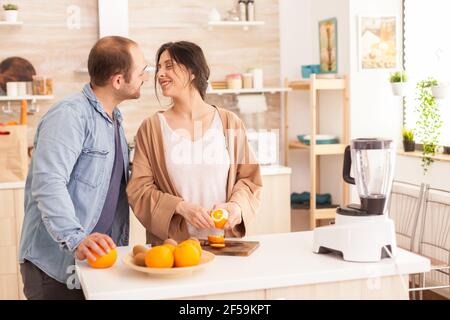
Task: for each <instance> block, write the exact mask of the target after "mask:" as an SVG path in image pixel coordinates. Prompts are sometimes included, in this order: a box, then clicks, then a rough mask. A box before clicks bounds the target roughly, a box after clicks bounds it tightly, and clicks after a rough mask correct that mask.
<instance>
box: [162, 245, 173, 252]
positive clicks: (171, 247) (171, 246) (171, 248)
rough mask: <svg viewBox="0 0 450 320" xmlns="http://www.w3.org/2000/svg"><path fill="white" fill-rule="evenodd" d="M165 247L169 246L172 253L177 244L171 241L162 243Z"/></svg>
mask: <svg viewBox="0 0 450 320" xmlns="http://www.w3.org/2000/svg"><path fill="white" fill-rule="evenodd" d="M162 246H163V247H166V248H169V249H170V251H172V253H173V252H174V251H175V246H174V245H173V244H170V243H165V244H163V245H162Z"/></svg>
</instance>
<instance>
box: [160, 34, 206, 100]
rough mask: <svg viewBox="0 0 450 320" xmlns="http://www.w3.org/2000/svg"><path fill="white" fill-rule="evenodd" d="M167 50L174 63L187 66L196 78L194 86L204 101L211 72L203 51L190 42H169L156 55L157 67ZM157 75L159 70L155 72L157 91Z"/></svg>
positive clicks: (193, 82) (193, 81)
mask: <svg viewBox="0 0 450 320" xmlns="http://www.w3.org/2000/svg"><path fill="white" fill-rule="evenodd" d="M166 50H167V51H168V52H169V55H170V57H171V58H172V60H173V61H175V62H176V63H178V64H181V65H183V66H185V67H186V68H187V69H188V70H189V71H190V72H191V73H192V74H193V75H194V76H195V77H194V79H193V80H192V84H193V85H194V87H195V88H196V89H197V90H198V92H199V93H200V96H201V97H202V99H205V96H206V89H208V79H209V74H210V71H209V67H208V64H207V63H206V59H205V55H204V54H203V51H202V49H201V48H200V47H199V46H198V45H196V44H195V43H192V42H188V41H177V42H167V43H165V44H163V45H162V46H161V47H160V48H159V49H158V51H157V53H156V66H158V63H159V58H160V57H161V55H162V53H163V52H164V51H166ZM157 74H158V69H157V70H156V72H155V91H156V82H157V80H158V79H157ZM156 95H158V93H156Z"/></svg>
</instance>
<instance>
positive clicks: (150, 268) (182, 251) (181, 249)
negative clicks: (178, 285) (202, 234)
mask: <svg viewBox="0 0 450 320" xmlns="http://www.w3.org/2000/svg"><path fill="white" fill-rule="evenodd" d="M214 257H215V256H214V254H213V253H210V252H207V251H204V250H202V247H201V245H200V241H199V240H198V239H196V238H190V239H188V240H185V241H183V242H181V243H177V242H176V241H175V240H173V239H167V240H165V241H164V243H163V244H162V245H159V246H152V247H151V248H147V247H146V246H143V245H137V246H134V247H133V251H132V252H129V253H128V254H126V255H125V256H124V257H123V263H124V264H125V265H126V266H128V267H130V268H131V269H134V270H137V271H141V272H144V273H148V274H150V275H154V276H181V275H188V274H191V273H193V272H194V271H197V270H200V269H203V268H205V267H206V266H207V265H208V263H210V262H212V261H213V260H214Z"/></svg>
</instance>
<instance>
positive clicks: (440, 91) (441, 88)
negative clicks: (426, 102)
mask: <svg viewBox="0 0 450 320" xmlns="http://www.w3.org/2000/svg"><path fill="white" fill-rule="evenodd" d="M449 91H450V85H449V84H448V83H440V82H439V83H437V84H436V85H435V86H432V87H431V92H432V93H433V96H434V97H435V98H436V99H445V98H447V96H448V94H449Z"/></svg>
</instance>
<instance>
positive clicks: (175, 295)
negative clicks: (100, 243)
mask: <svg viewBox="0 0 450 320" xmlns="http://www.w3.org/2000/svg"><path fill="white" fill-rule="evenodd" d="M312 236H313V234H312V232H311V231H308V232H295V233H283V234H270V235H262V236H253V237H248V238H245V239H244V240H257V241H260V247H259V248H258V249H257V250H256V251H255V252H253V254H252V255H250V256H249V257H229V256H216V258H215V260H214V261H213V262H212V263H210V264H209V265H208V266H207V267H206V268H205V269H204V270H200V271H198V272H195V273H193V274H191V275H188V276H184V277H176V278H155V277H152V276H150V275H148V274H143V273H141V272H139V271H134V270H131V269H129V268H128V267H127V266H126V265H124V264H123V262H122V257H123V255H124V254H126V253H127V252H129V251H131V248H130V247H122V248H119V249H118V251H119V257H118V261H117V262H116V264H115V265H114V266H113V267H112V268H110V269H103V270H97V269H92V268H90V267H89V266H88V265H87V264H86V262H77V273H78V276H79V279H80V282H81V285H82V287H83V291H84V294H85V296H86V299H237V300H238V299H408V291H407V286H408V281H407V279H408V277H407V276H408V275H409V274H414V273H420V272H426V271H429V270H430V261H429V260H428V259H426V258H423V257H420V256H417V255H415V254H413V253H410V252H408V251H405V250H401V249H399V250H398V255H397V257H396V262H397V265H396V264H395V263H394V261H393V260H392V259H384V260H382V261H381V262H379V263H354V262H346V261H343V260H342V259H341V258H340V257H338V256H335V255H322V254H320V255H319V254H315V253H313V252H312V250H311V248H312Z"/></svg>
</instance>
